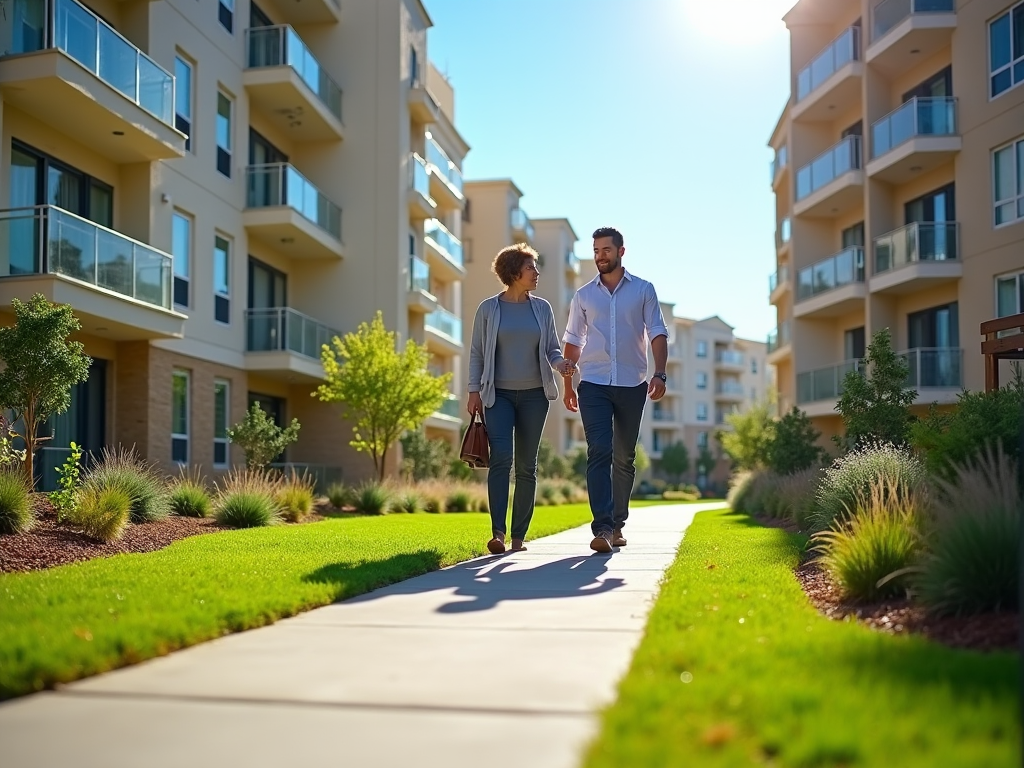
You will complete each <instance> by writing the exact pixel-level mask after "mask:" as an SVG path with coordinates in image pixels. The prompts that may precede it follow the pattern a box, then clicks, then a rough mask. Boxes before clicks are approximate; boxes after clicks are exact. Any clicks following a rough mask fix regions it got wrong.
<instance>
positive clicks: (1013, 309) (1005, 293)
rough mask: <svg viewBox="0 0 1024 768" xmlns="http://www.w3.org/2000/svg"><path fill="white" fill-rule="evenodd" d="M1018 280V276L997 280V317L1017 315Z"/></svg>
mask: <svg viewBox="0 0 1024 768" xmlns="http://www.w3.org/2000/svg"><path fill="white" fill-rule="evenodd" d="M1017 280H1018V277H1017V275H1014V276H1013V277H1000V278H998V279H997V280H996V317H1007V316H1009V315H1015V314H1017V312H1018V307H1017Z"/></svg>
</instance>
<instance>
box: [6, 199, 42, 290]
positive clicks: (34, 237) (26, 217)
mask: <svg viewBox="0 0 1024 768" xmlns="http://www.w3.org/2000/svg"><path fill="white" fill-rule="evenodd" d="M41 231H42V221H41V219H40V216H39V214H38V212H37V211H35V210H33V209H31V208H29V209H21V210H16V211H6V212H4V213H2V214H0V277H7V276H8V275H29V274H34V273H37V272H40V271H41V270H42V265H41V264H40V263H39V257H40V247H39V244H40V234H41Z"/></svg>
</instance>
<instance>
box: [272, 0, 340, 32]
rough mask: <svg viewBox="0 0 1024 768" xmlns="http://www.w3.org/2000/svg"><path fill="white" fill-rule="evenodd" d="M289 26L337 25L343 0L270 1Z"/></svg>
mask: <svg viewBox="0 0 1024 768" xmlns="http://www.w3.org/2000/svg"><path fill="white" fill-rule="evenodd" d="M268 1H269V2H270V4H271V5H273V6H274V7H275V8H277V11H278V13H280V14H281V16H282V18H283V19H284V20H285V21H287V22H288V23H289V24H296V25H300V26H301V25H303V24H325V23H326V24H336V23H337V22H338V21H340V20H341V0H299V2H296V0H268Z"/></svg>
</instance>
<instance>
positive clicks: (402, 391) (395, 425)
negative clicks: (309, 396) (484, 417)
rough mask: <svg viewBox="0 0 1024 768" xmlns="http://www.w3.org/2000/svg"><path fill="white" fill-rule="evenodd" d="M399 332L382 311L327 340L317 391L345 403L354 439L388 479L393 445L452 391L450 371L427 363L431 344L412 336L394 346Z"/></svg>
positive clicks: (327, 399) (326, 399) (326, 398)
mask: <svg viewBox="0 0 1024 768" xmlns="http://www.w3.org/2000/svg"><path fill="white" fill-rule="evenodd" d="M395 343H396V338H395V334H394V333H392V332H389V331H388V330H387V329H386V328H385V327H384V317H383V315H382V314H381V313H380V312H379V311H378V312H377V314H376V316H375V317H374V318H373V322H372V323H360V325H359V329H358V330H357V331H356V332H355V333H347V334H345V337H344V338H338V337H337V336H335V337H334V339H333V342H332V344H333V348H332V347H331V346H328V345H326V344H325V345H324V347H323V349H322V351H321V362H322V363H323V366H324V375H325V378H326V381H325V383H323V384H321V385H320V386H319V387H317V389H316V391H315V392H314V393H313V396H314V397H318V398H319V399H320V400H321V401H323V402H329V403H341V405H342V416H343V418H345V419H346V420H348V421H349V422H351V424H352V433H353V435H354V437H353V439H352V440H351V441H350V443H349V445H351V446H352V447H353V448H355V449H356V450H357V451H362V452H365V453H369V454H370V457H371V458H372V459H373V465H374V467H375V468H376V469H377V477H378V479H380V480H381V481H383V479H384V467H385V463H386V461H387V454H388V449H389V448H390V447H391V446H392V445H393V444H394V442H395V441H396V440H398V438H399V437H400V436H401V435H402V434H403V433H405V432H408V431H410V430H417V429H419V427H420V425H421V424H423V422H424V421H426V419H427V417H429V416H430V415H431V414H432V413H434V412H435V411H436V410H437V409H438V408H440V407H441V404H442V403H443V402H444V400H445V398H446V397H447V396H448V384H449V382H450V380H451V374H449V373H446V374H444V375H443V376H434V374H433V373H431V372H430V371H429V370H428V369H427V362H428V360H429V353H428V352H427V348H426V346H423V345H419V344H417V343H416V342H415V341H413V340H412V339H409V340H407V341H406V344H405V349H404V350H403V351H401V352H399V351H398V350H397V349H396V348H395Z"/></svg>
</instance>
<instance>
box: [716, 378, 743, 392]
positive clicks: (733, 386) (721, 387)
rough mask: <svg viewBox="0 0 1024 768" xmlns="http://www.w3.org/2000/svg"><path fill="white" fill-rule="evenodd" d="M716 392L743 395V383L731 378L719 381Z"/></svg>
mask: <svg viewBox="0 0 1024 768" xmlns="http://www.w3.org/2000/svg"><path fill="white" fill-rule="evenodd" d="M715 392H717V393H718V394H720V395H740V396H742V395H743V385H742V384H741V383H740V382H738V381H734V380H731V379H726V380H725V381H720V382H718V384H717V386H716V387H715Z"/></svg>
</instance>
